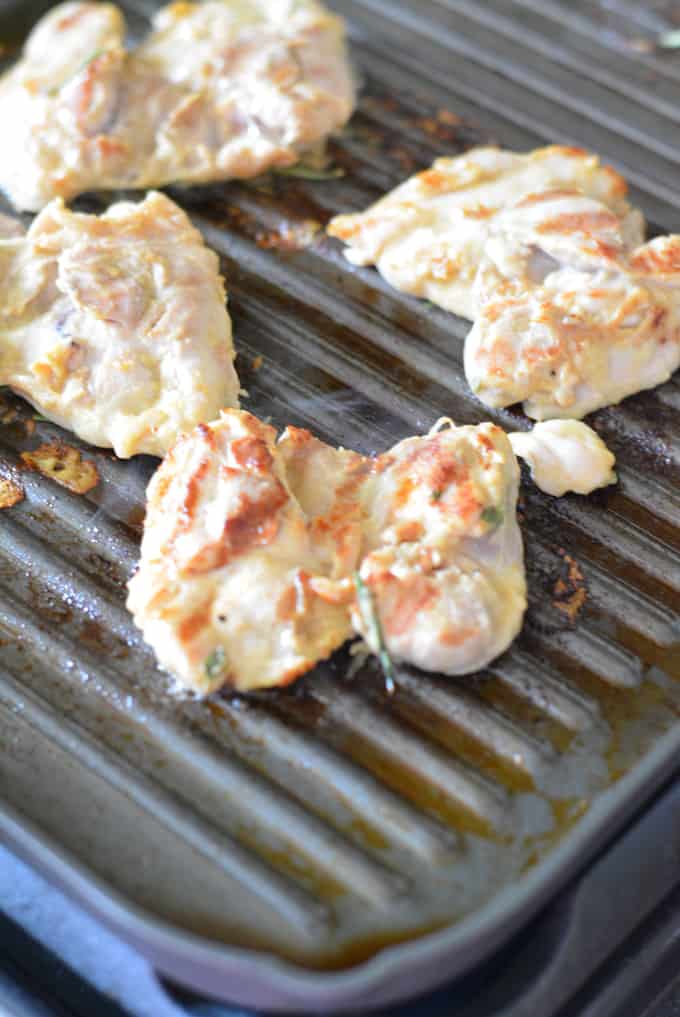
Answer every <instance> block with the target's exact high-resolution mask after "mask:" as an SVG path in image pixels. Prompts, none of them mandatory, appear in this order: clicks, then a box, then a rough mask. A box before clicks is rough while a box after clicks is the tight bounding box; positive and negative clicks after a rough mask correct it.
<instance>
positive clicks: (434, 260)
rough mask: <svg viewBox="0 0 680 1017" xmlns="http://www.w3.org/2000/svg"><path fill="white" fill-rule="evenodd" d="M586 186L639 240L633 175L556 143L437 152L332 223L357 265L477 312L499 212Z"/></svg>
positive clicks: (446, 304) (449, 306) (469, 314)
mask: <svg viewBox="0 0 680 1017" xmlns="http://www.w3.org/2000/svg"><path fill="white" fill-rule="evenodd" d="M562 187H567V188H570V189H573V188H578V189H579V190H581V191H583V193H584V194H587V195H590V196H592V197H594V198H597V199H598V200H599V201H601V202H603V203H604V204H605V205H607V207H608V208H610V209H612V211H614V212H615V213H616V214H617V215H618V216H621V217H623V218H626V220H627V223H628V227H627V228H628V231H629V233H630V236H631V240H632V242H633V243H641V242H642V239H643V228H644V223H643V220H642V217H641V215H640V213H639V212H637V211H633V210H631V209H630V207H629V206H628V204H627V203H626V201H625V195H626V190H627V187H626V183H625V181H624V180H623V179H622V177H620V176H619V175H618V173H615V172H614V170H613V169H611V168H610V167H609V166H602V165H601V164H600V162H599V160H598V159H597V157H596V156H594V155H591V154H589V153H588V152H585V151H583V150H582V149H578V148H565V147H562V146H559V145H552V146H550V147H547V148H538V149H536V150H535V151H533V152H529V153H528V154H525V155H518V154H516V153H513V152H506V151H502V150H501V149H497V148H473V149H471V150H470V151H469V152H466V153H465V154H464V155H460V156H456V157H455V158H442V159H437V160H436V161H435V163H434V164H433V166H432V167H431V168H430V169H428V170H425V171H424V172H423V173H417V174H416V175H415V176H413V177H411V178H410V179H409V180H406V181H405V182H404V183H403V184H401V185H400V186H399V187H397V188H396V189H395V190H393V191H391V192H390V193H389V194H387V195H386V196H385V197H384V198H382V199H381V200H380V201H378V202H377V203H376V204H375V205H372V206H371V207H370V208H369V209H367V210H366V211H365V212H359V213H357V214H354V215H340V216H337V217H336V218H335V219H333V220H332V221H331V223H330V226H329V228H328V232H329V233H330V235H331V236H334V237H339V238H340V239H341V240H344V241H345V242H346V243H347V244H348V245H349V249H348V250H347V251H346V252H345V254H346V257H347V258H348V259H349V260H350V261H351V262H353V263H354V264H355V265H373V264H374V265H376V266H377V268H378V270H379V272H380V273H381V274H382V275H383V276H384V277H385V279H387V281H388V282H389V283H390V284H391V285H392V286H394V287H395V288H396V289H398V290H402V291H403V292H405V293H413V294H415V295H416V296H418V297H426V298H427V299H428V300H431V301H432V302H433V303H435V304H439V305H440V306H441V307H443V308H445V309H446V310H447V311H453V313H454V314H460V315H462V317H464V318H471V319H473V318H474V317H475V310H476V301H475V297H474V294H473V283H474V280H475V276H476V273H477V267H478V265H479V262H480V259H481V257H482V254H483V251H484V246H485V243H486V240H487V237H488V236H489V233H490V230H491V228H492V226H493V225H494V223H495V222H496V220H497V218H498V216H499V214H500V213H501V212H502V211H503V210H504V209H505V208H507V207H508V206H509V205H512V204H513V203H514V202H516V201H517V200H518V199H519V198H521V197H523V196H524V195H525V194H529V193H531V192H534V191H538V190H543V189H545V188H562Z"/></svg>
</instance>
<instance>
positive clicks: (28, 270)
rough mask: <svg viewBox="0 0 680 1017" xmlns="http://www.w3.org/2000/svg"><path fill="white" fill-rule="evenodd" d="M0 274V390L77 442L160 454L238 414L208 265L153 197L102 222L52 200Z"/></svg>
mask: <svg viewBox="0 0 680 1017" xmlns="http://www.w3.org/2000/svg"><path fill="white" fill-rule="evenodd" d="M0 227H1V224H0ZM4 232H5V234H7V233H8V232H9V230H5V231H4ZM0 266H1V267H2V273H1V277H0V384H2V385H10V386H11V387H12V388H13V389H14V390H15V391H16V392H18V393H19V394H20V395H22V396H24V397H25V398H26V399H28V400H29V401H30V402H31V403H33V405H34V406H35V407H37V409H38V410H40V412H41V413H43V414H44V415H45V416H47V417H49V418H50V420H53V421H54V422H55V423H57V424H60V425H61V426H62V427H66V428H69V429H70V430H72V431H75V433H76V434H77V435H78V436H79V437H81V438H83V439H84V440H85V441H88V442H90V443H91V444H93V445H102V446H106V447H112V448H113V449H114V450H115V452H116V454H117V455H119V456H121V457H123V458H127V457H128V456H132V455H135V454H136V453H138V452H146V453H149V454H151V455H158V456H162V455H164V454H165V452H167V450H168V449H169V448H170V446H171V445H172V444H174V442H175V441H176V440H177V438H178V437H179V435H180V434H181V433H182V432H183V431H185V430H187V429H189V428H192V427H194V426H195V425H196V424H197V423H198V422H199V421H201V420H204V419H206V418H208V419H210V418H211V417H214V416H215V414H216V413H218V412H219V411H220V409H222V408H223V407H225V406H234V405H237V404H238V391H239V384H238V379H237V377H236V372H235V371H234V366H233V358H234V349H233V346H232V341H231V323H230V320H229V315H228V314H227V310H226V306H225V291H224V283H223V280H222V278H221V276H220V274H219V263H218V259H217V256H216V255H215V254H214V253H213V252H212V251H210V250H208V248H206V247H205V246H204V244H203V241H202V238H201V235H200V233H199V232H198V231H197V230H196V229H194V227H193V226H192V225H191V223H190V221H189V219H188V218H187V216H186V215H185V214H184V212H182V211H181V209H179V208H178V207H177V206H176V205H175V204H174V203H173V202H172V201H170V200H169V199H168V198H166V197H164V196H163V195H161V194H150V195H148V197H147V198H146V199H145V200H144V201H142V202H140V203H138V204H132V203H128V202H125V203H119V204H116V205H113V206H111V208H109V209H108V211H107V212H106V213H105V214H104V215H101V216H94V215H85V214H81V213H74V212H71V211H69V210H68V209H67V208H65V207H64V205H63V203H62V202H61V201H60V200H58V199H57V200H55V201H54V202H52V203H51V204H50V205H49V206H48V207H47V208H46V209H44V210H43V212H42V213H41V214H40V215H39V216H38V217H37V218H36V219H35V220H34V221H33V223H32V225H31V227H30V229H29V230H28V233H26V234H25V235H24V236H11V235H10V236H7V235H5V236H3V237H2V238H0Z"/></svg>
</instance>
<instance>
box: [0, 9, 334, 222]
mask: <svg viewBox="0 0 680 1017" xmlns="http://www.w3.org/2000/svg"><path fill="white" fill-rule="evenodd" d="M124 37H125V24H124V21H123V17H122V14H121V12H120V11H119V9H118V8H117V7H115V6H114V5H113V4H107V3H66V4H62V5H60V6H58V7H55V8H54V9H53V10H51V11H50V12H49V13H48V14H47V15H46V16H45V17H44V18H43V19H42V20H41V21H40V22H39V23H38V25H37V26H36V27H35V29H34V30H33V32H32V33H31V35H30V36H29V39H28V41H27V43H26V46H25V49H24V53H23V56H22V58H21V60H20V61H19V62H18V64H17V65H16V66H15V67H14V68H12V69H11V70H10V71H8V72H7V74H5V75H4V77H3V78H2V80H1V81H0V125H2V131H3V137H4V139H5V156H4V159H3V162H2V166H1V167H0V186H1V187H2V188H4V190H6V192H7V193H8V195H9V196H10V198H11V200H12V201H13V202H14V204H15V205H16V206H17V207H18V208H22V209H32V210H37V209H40V208H42V206H43V205H45V204H46V203H47V202H48V201H49V200H50V199H52V198H54V197H61V198H64V199H68V198H70V197H73V196H74V195H76V194H79V193H81V192H82V191H86V190H92V189H111V188H113V189H116V188H130V187H137V188H142V187H150V186H159V185H162V184H166V183H170V182H172V181H182V182H186V183H197V182H201V181H209V180H225V179H228V178H233V177H251V176H254V175H256V174H258V173H261V172H263V171H264V170H267V169H269V168H271V167H276V166H289V165H291V164H293V163H295V162H296V161H297V160H298V159H299V157H300V155H301V154H302V153H304V151H305V150H306V149H310V148H312V147H313V146H315V145H317V144H318V143H319V142H322V141H323V139H324V138H325V137H326V136H327V135H328V134H330V133H331V132H332V131H334V130H335V129H337V128H338V127H341V126H342V125H343V124H344V123H345V121H346V120H347V119H348V118H349V116H350V115H351V112H352V108H353V105H354V85H353V80H352V74H351V70H350V67H349V64H348V60H347V54H346V50H345V44H344V31H343V25H342V21H341V20H340V19H338V18H336V17H334V16H332V15H330V14H329V13H327V12H326V11H325V10H324V8H323V7H322V6H321V4H319V3H317V2H316V0H254V2H252V3H244V2H243V0H206V2H204V3H172V4H170V5H169V6H168V7H165V8H163V9H161V10H160V11H159V12H158V13H157V14H156V16H155V18H154V21H153V29H152V32H151V34H150V35H149V36H148V37H147V38H146V40H145V41H144V42H143V43H142V44H141V45H140V46H139V47H138V48H137V49H135V50H132V51H127V50H126V49H125V46H124Z"/></svg>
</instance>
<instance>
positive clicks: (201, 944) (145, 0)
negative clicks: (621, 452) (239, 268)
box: [0, 0, 680, 1013]
mask: <svg viewBox="0 0 680 1017" xmlns="http://www.w3.org/2000/svg"><path fill="white" fill-rule="evenodd" d="M52 2H53V0H52ZM123 5H124V6H125V7H128V6H132V5H131V4H123ZM330 5H331V6H334V7H336V9H337V7H338V6H339V5H338V4H337V3H333V0H330ZM135 6H136V7H138V8H139V9H141V8H142V7H146V8H149V9H151V7H152V6H154V4H153V2H152V3H149V0H136V5H135ZM377 6H378V7H380V6H381V5H377ZM398 66H399V65H398V64H396V63H395V67H398ZM501 116H503V114H501ZM513 131H514V127H512V128H509V132H510V134H512V133H513ZM537 143H539V142H537ZM508 147H510V148H516V147H517V146H516V145H514V144H513V143H512V142H511V141H510V142H508ZM612 161H613V160H612ZM180 204H181V202H180ZM188 211H189V212H190V214H191V210H188ZM678 777H680V725H677V726H676V728H675V729H673V730H671V731H669V732H668V733H667V734H666V735H665V736H664V737H663V738H661V739H659V742H658V744H656V745H655V746H654V748H653V749H651V750H648V751H647V752H646V755H645V758H644V759H642V760H641V761H639V762H638V763H636V765H635V766H634V768H633V769H632V770H631V771H630V772H629V773H627V774H626V775H625V776H624V777H622V778H621V780H619V781H618V783H616V784H615V785H613V786H612V787H611V788H609V789H608V790H607V791H605V792H602V793H601V794H599V795H597V796H596V798H595V799H594V800H593V802H592V804H591V806H590V809H589V811H588V812H587V814H586V815H584V816H583V817H582V818H581V819H580V820H579V821H578V823H577V824H576V825H575V827H574V828H573V829H571V831H570V832H569V833H568V834H567V835H566V837H565V838H564V839H562V840H561V842H560V843H559V844H558V845H557V846H556V847H554V848H552V849H551V851H550V852H549V854H548V855H547V857H545V858H543V859H542V860H541V861H540V862H538V863H537V864H536V865H535V866H534V867H533V868H532V869H531V870H530V871H529V872H527V873H525V874H524V875H523V876H522V877H521V878H520V879H518V880H517V881H516V882H515V883H513V884H510V885H508V886H506V887H505V888H504V889H502V890H500V891H498V892H496V893H495V894H494V895H493V896H492V897H491V898H490V899H489V900H488V901H487V902H486V903H485V904H482V905H481V906H478V907H477V908H476V909H475V910H474V911H473V912H472V913H471V914H469V915H468V916H467V917H466V918H463V919H461V920H458V921H455V922H451V923H450V924H448V925H446V926H444V927H442V928H439V929H438V930H437V931H435V932H430V933H426V934H424V935H421V936H417V935H415V936H412V937H411V938H410V939H408V940H405V941H403V942H400V943H398V944H394V945H387V946H384V947H382V948H380V949H379V950H378V951H377V952H376V953H375V954H374V955H373V956H371V957H369V958H368V959H366V960H363V961H361V962H359V963H357V964H353V965H351V966H347V967H345V968H340V969H333V970H326V971H324V970H315V969H310V968H307V967H305V966H303V965H302V964H296V963H294V962H292V961H286V960H284V959H282V958H281V957H280V956H278V955H276V954H275V953H273V952H270V951H266V950H256V949H247V948H243V947H237V946H231V945H228V944H226V943H222V942H219V941H215V940H210V939H208V938H206V937H202V936H200V935H198V934H196V933H191V932H188V931H186V930H184V929H183V928H180V927H179V926H177V925H174V924H173V923H172V922H171V921H167V920H165V919H162V918H159V917H157V916H156V915H155V914H154V913H153V912H152V911H151V910H148V909H146V908H144V907H143V906H141V905H138V904H136V903H135V902H134V901H133V899H132V898H131V897H128V896H126V895H125V893H124V892H121V891H120V890H117V889H115V887H114V884H113V883H110V882H108V881H107V879H106V878H103V877H101V876H99V875H97V874H96V873H95V872H94V871H93V870H92V869H90V868H89V867H88V865H87V862H86V861H84V860H82V859H81V858H80V857H79V856H77V855H76V854H75V853H74V852H71V851H69V850H67V849H65V848H64V847H63V846H62V845H61V844H60V842H59V840H58V839H57V837H54V836H52V835H49V834H47V833H46V832H44V830H42V829H41V828H40V826H39V825H38V824H37V823H36V822H34V821H33V820H31V819H29V818H28V816H27V815H24V814H23V813H21V811H19V810H15V809H14V808H12V807H11V806H9V805H5V804H4V803H2V802H0V840H2V841H4V842H5V843H7V844H8V846H10V847H11V848H12V849H13V850H15V851H16V853H17V854H19V855H20V856H22V857H23V858H24V859H25V860H26V861H27V862H28V863H29V864H32V865H33V866H34V867H35V868H36V869H37V870H39V871H40V872H42V873H43V874H44V875H45V876H46V877H47V878H48V879H49V880H50V881H51V882H53V883H55V884H56V885H58V886H60V887H61V888H62V889H63V890H64V891H65V892H66V893H67V894H68V895H69V896H71V897H72V898H73V899H75V900H77V901H78V903H79V904H80V905H82V906H83V907H84V908H85V909H86V910H89V911H90V912H91V913H92V914H94V915H95V916H96V917H97V918H99V919H100V920H101V921H102V922H103V923H104V924H106V925H108V926H109V927H110V928H112V929H113V930H114V931H115V932H116V933H117V934H118V935H120V936H121V937H122V938H124V939H126V940H127V941H128V942H130V943H131V944H133V945H134V946H135V947H136V948H137V949H138V950H139V951H140V953H142V954H144V955H145V956H146V957H147V958H148V959H149V960H150V961H151V962H152V963H153V964H154V965H155V966H156V967H157V969H158V971H159V972H162V973H166V974H167V975H168V977H169V978H170V979H172V980H175V981H177V982H179V983H182V984H185V985H187V986H189V987H191V988H193V989H195V990H197V991H198V992H202V993H206V994H208V993H209V994H211V995H213V996H216V997H218V998H224V999H225V1000H228V1001H229V1002H230V1003H232V1004H238V1005H240V1006H246V1007H256V1008H266V1009H268V1010H270V1011H280V1012H283V1011H292V1010H295V1011H296V1012H298V1013H299V1012H300V1011H305V1012H307V1011H308V1012H311V1011H318V1010H319V1009H321V1008H324V1009H326V1008H331V1009H333V1010H336V1011H339V1010H345V1011H348V1010H353V1009H354V1008H356V1007H357V1005H359V1004H361V1006H362V1007H372V1006H373V1007H376V1006H384V1005H387V1004H390V1003H395V1002H397V1001H402V1000H404V999H406V998H407V997H408V996H413V995H415V994H418V993H420V992H423V991H425V990H427V989H433V988H435V987H436V986H437V985H438V984H440V983H442V982H443V981H446V980H449V979H451V978H453V977H455V976H460V975H462V974H464V973H465V972H466V971H468V970H470V969H471V968H472V967H473V966H475V965H477V964H479V963H481V962H482V961H484V960H485V959H487V958H488V957H489V956H490V955H491V954H492V953H493V952H494V951H495V950H497V949H499V948H500V947H501V946H502V945H504V944H505V943H507V941H508V940H509V939H510V937H511V936H512V935H514V934H515V933H517V932H518V930H519V929H520V927H522V926H523V925H524V924H526V923H527V922H528V921H529V920H530V919H531V918H532V917H534V916H535V915H536V914H537V913H538V912H539V910H540V909H541V908H543V907H545V906H547V905H549V904H550V903H551V902H552V901H554V900H555V898H556V897H557V895H558V892H559V891H561V890H563V889H564V887H565V886H566V885H567V884H568V882H569V881H570V880H572V879H574V877H575V876H576V875H577V874H578V873H579V872H582V871H583V870H585V869H587V867H588V866H590V865H591V864H592V863H593V861H594V859H595V858H596V855H597V853H598V852H599V851H601V850H602V849H603V848H604V847H605V846H606V845H607V843H608V842H611V841H612V839H613V838H615V837H617V836H619V835H621V833H622V831H623V830H624V829H625V827H626V826H627V825H628V824H629V823H630V820H631V818H632V817H633V816H634V814H635V813H636V812H638V811H639V810H641V809H642V808H645V809H646V808H647V806H649V805H651V803H652V799H653V797H654V795H655V794H656V793H657V792H658V791H660V790H661V788H662V787H663V785H664V783H665V782H666V781H667V780H668V779H669V778H670V779H674V778H675V779H677V778H678ZM452 864H454V865H455V864H461V865H464V864H465V863H464V861H462V862H460V863H457V862H453V863H452ZM567 930H568V923H567V924H566V925H565V927H564V929H563V930H561V931H560V943H561V942H562V937H563V936H564V935H565V934H566V933H567ZM557 949H559V945H558V948H557ZM541 974H542V969H541V968H540V967H539V968H537V969H536V971H535V974H534V977H535V978H536V979H538V978H539V977H540V976H541Z"/></svg>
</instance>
